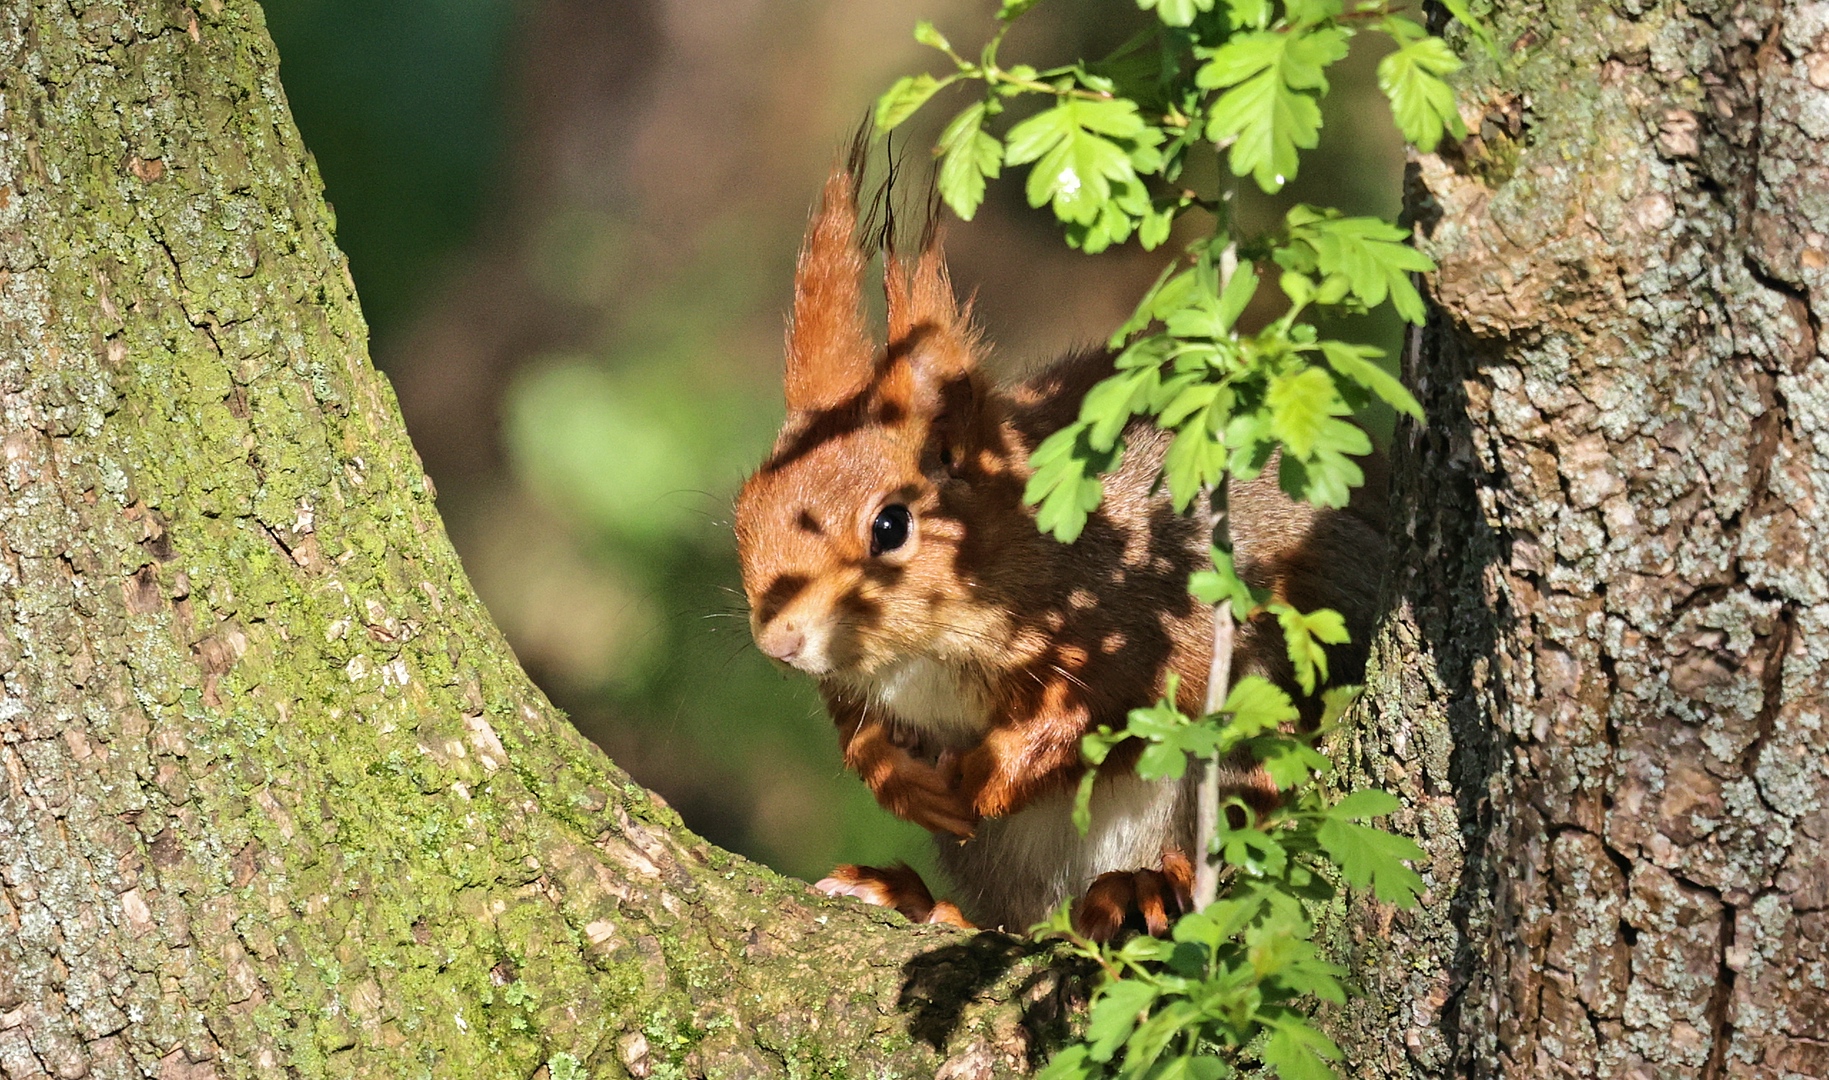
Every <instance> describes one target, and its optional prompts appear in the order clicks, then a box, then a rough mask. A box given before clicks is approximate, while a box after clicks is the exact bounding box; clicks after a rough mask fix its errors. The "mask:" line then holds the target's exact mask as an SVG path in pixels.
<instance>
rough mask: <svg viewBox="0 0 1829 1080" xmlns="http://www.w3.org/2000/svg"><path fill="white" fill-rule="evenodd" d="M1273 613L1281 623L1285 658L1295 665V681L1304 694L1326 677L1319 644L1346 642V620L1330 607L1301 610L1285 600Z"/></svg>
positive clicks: (1322, 650)
mask: <svg viewBox="0 0 1829 1080" xmlns="http://www.w3.org/2000/svg"><path fill="white" fill-rule="evenodd" d="M1276 613H1277V622H1278V623H1280V624H1282V627H1283V643H1284V645H1285V646H1287V648H1288V652H1289V662H1290V663H1291V664H1294V665H1295V669H1296V682H1297V683H1299V684H1300V685H1301V687H1302V692H1303V693H1304V694H1312V693H1314V692H1315V684H1316V683H1317V682H1325V681H1327V650H1326V649H1324V648H1322V646H1323V645H1344V644H1346V642H1347V632H1346V620H1345V619H1344V618H1342V617H1341V615H1340V613H1339V612H1337V611H1334V610H1332V609H1330V608H1321V609H1319V610H1317V611H1311V612H1308V613H1307V614H1304V613H1302V612H1300V611H1297V610H1296V609H1295V608H1293V607H1290V606H1288V605H1287V604H1278V605H1276Z"/></svg>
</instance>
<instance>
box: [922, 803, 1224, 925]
mask: <svg viewBox="0 0 1829 1080" xmlns="http://www.w3.org/2000/svg"><path fill="white" fill-rule="evenodd" d="M1196 772H1197V771H1196V770H1189V774H1190V776H1192V775H1196ZM1193 806H1194V797H1193V792H1192V790H1191V787H1190V785H1189V783H1188V782H1187V781H1174V780H1164V781H1147V780H1141V779H1139V778H1138V777H1137V775H1136V774H1135V773H1128V772H1127V773H1124V774H1122V775H1119V776H1112V777H1108V778H1105V779H1101V780H1100V781H1099V783H1098V785H1097V786H1096V787H1094V788H1093V795H1092V828H1091V829H1090V830H1089V831H1088V832H1087V834H1086V835H1085V836H1081V835H1080V833H1079V830H1078V829H1076V828H1074V827H1073V820H1072V815H1073V792H1072V791H1071V790H1067V791H1061V792H1056V793H1054V794H1052V795H1048V796H1045V797H1043V798H1040V799H1037V800H1035V801H1034V802H1032V803H1030V804H1029V805H1028V806H1026V807H1024V808H1023V809H1022V810H1020V811H1018V812H1017V813H1014V814H1011V815H1010V816H1009V817H1006V818H991V819H987V820H985V821H983V822H981V823H980V824H979V827H978V835H977V836H976V837H974V838H973V839H972V840H970V841H968V842H966V843H964V844H960V843H958V842H956V841H954V840H952V839H951V838H949V837H939V838H938V843H939V847H940V862H941V864H942V865H944V866H945V867H946V870H947V873H948V874H950V875H951V876H952V878H953V881H954V882H955V884H956V885H957V898H958V900H959V901H960V904H961V906H962V907H963V908H964V909H965V912H966V914H967V915H968V916H970V917H971V918H972V919H973V920H974V921H977V922H978V923H979V924H980V925H988V926H999V925H1001V926H1002V927H1004V928H1005V929H1006V930H1010V931H1013V932H1016V933H1021V932H1022V931H1024V930H1027V929H1028V928H1029V926H1030V924H1032V923H1035V922H1039V921H1040V920H1041V919H1043V918H1045V917H1047V915H1048V914H1049V913H1050V912H1051V911H1053V909H1054V908H1055V906H1056V905H1058V904H1059V903H1060V902H1061V901H1062V900H1063V899H1065V898H1066V897H1069V896H1079V895H1081V894H1082V893H1084V892H1085V891H1086V886H1088V885H1090V884H1092V880H1093V879H1094V878H1096V877H1098V876H1099V875H1100V874H1103V873H1107V872H1109V871H1112V870H1141V869H1145V868H1155V867H1158V866H1160V864H1161V861H1162V850H1163V848H1165V847H1175V848H1179V849H1180V850H1181V851H1183V852H1184V853H1185V852H1188V851H1191V850H1192V849H1193V843H1194V837H1193V813H1192V810H1193Z"/></svg>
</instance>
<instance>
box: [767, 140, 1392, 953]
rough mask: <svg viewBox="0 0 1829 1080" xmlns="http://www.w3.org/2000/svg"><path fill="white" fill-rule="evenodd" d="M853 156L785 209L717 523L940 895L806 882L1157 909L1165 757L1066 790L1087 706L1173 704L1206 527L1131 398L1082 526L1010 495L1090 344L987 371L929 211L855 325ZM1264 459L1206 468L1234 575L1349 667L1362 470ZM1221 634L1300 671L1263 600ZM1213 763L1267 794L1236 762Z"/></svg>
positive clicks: (1184, 690)
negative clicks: (1084, 822)
mask: <svg viewBox="0 0 1829 1080" xmlns="http://www.w3.org/2000/svg"><path fill="white" fill-rule="evenodd" d="M858 170H859V165H858V162H857V156H856V155H855V154H854V155H853V161H852V164H851V165H849V166H845V167H840V168H838V169H835V170H834V171H833V173H832V175H831V176H830V178H829V179H828V180H827V182H826V184H825V189H824V194H823V198H822V200H821V204H820V206H819V208H818V210H817V211H816V212H815V214H814V216H813V219H812V221H811V223H810V225H809V226H808V229H807V233H806V238H805V241H804V243H803V246H802V249H801V253H800V259H799V263H798V266H797V269H796V273H795V281H794V309H793V316H792V322H791V325H790V329H789V331H788V339H787V364H786V377H785V384H786V397H787V420H786V423H785V425H784V426H783V428H782V431H781V434H780V436H779V438H778V439H777V441H776V443H775V446H774V449H773V452H772V453H771V454H770V456H769V458H768V460H767V461H765V462H764V463H763V464H762V466H761V468H760V469H758V470H757V472H756V473H755V474H754V475H753V476H751V477H750V478H749V479H748V481H747V482H746V483H745V484H744V485H743V489H742V492H741V494H740V495H739V497H738V500H737V512H736V535H737V548H738V554H739V558H740V561H741V565H742V573H743V584H744V590H745V592H746V594H747V596H748V600H749V605H750V627H751V631H752V633H753V634H754V636H755V640H756V644H757V646H758V647H759V648H760V649H761V650H762V651H763V652H764V653H766V654H767V655H768V656H770V657H771V658H773V659H774V660H776V661H777V662H779V663H781V664H785V665H788V666H791V667H793V668H796V669H798V670H800V671H803V672H806V673H807V674H810V675H812V676H813V677H814V678H816V679H817V680H818V682H819V690H820V694H821V696H822V697H823V698H824V699H825V704H826V708H827V710H828V711H829V712H830V714H831V716H832V719H833V721H834V722H835V723H836V724H837V727H838V735H839V740H840V742H841V744H842V746H843V749H844V760H845V764H846V765H847V766H848V767H849V768H850V769H852V770H854V771H855V772H857V773H858V775H859V776H861V777H862V778H863V780H864V782H865V783H867V784H868V785H869V786H870V788H871V790H872V791H873V792H875V794H876V797H877V800H878V801H879V802H880V803H881V804H882V805H883V806H884V807H885V808H886V809H888V810H889V811H890V812H891V813H893V814H895V815H896V816H898V817H900V818H903V819H905V820H908V821H912V822H915V823H916V824H919V825H922V826H924V827H926V828H927V829H929V830H930V831H932V832H933V833H935V834H936V837H937V839H938V840H939V852H940V860H941V863H942V865H943V866H944V867H945V869H946V871H947V873H948V874H949V876H951V877H952V878H953V880H954V882H955V883H956V885H957V888H958V901H957V903H956V904H954V903H947V902H940V903H936V902H935V901H934V900H933V898H932V896H931V894H930V893H929V892H928V890H927V888H926V886H925V884H923V883H922V881H921V879H920V877H919V876H918V875H917V874H915V872H914V871H912V870H910V869H908V868H907V867H905V866H904V867H894V868H872V867H858V866H840V867H838V868H837V869H835V870H834V871H833V873H832V875H831V876H830V877H828V878H826V879H825V880H824V881H821V882H819V883H818V887H819V888H820V889H821V890H822V891H825V892H828V893H833V894H846V895H852V896H857V897H860V898H862V899H865V900H867V901H869V902H872V903H877V904H882V905H885V906H890V907H895V908H897V909H898V910H900V911H901V912H902V913H903V914H904V915H907V916H908V917H909V918H910V919H913V920H915V921H932V922H948V923H953V924H955V925H960V926H972V925H978V926H1000V927H1004V928H1008V929H1011V930H1016V931H1021V930H1024V929H1026V928H1027V927H1028V926H1029V925H1030V924H1031V923H1033V922H1036V921H1038V920H1041V919H1043V918H1045V917H1046V916H1047V915H1048V913H1049V912H1050V911H1051V910H1053V909H1054V908H1055V907H1056V906H1058V905H1059V903H1060V902H1061V901H1062V900H1063V899H1066V898H1068V897H1078V898H1079V901H1078V904H1077V905H1076V908H1075V911H1074V919H1075V923H1076V925H1077V926H1078V927H1079V928H1080V929H1081V930H1082V931H1083V932H1086V933H1089V934H1091V935H1092V936H1094V937H1098V938H1101V939H1103V938H1109V937H1110V936H1112V935H1113V934H1114V933H1116V932H1117V931H1118V929H1119V928H1120V926H1122V925H1124V923H1125V920H1126V919H1127V918H1134V919H1135V920H1140V921H1141V923H1142V925H1143V928H1144V929H1147V930H1149V931H1150V932H1152V933H1161V932H1162V931H1163V930H1164V929H1165V928H1166V926H1167V922H1168V918H1169V917H1170V916H1171V915H1173V914H1174V913H1176V912H1177V911H1181V910H1185V909H1186V908H1187V907H1188V906H1189V893H1190V889H1191V884H1192V877H1193V874H1192V868H1191V864H1190V862H1189V858H1188V856H1189V854H1190V853H1191V852H1192V850H1193V845H1194V837H1195V821H1194V806H1195V798H1194V790H1193V786H1192V783H1191V782H1147V781H1144V780H1142V779H1140V778H1139V777H1138V776H1137V775H1136V774H1135V772H1134V770H1133V768H1132V766H1133V763H1134V760H1135V754H1134V752H1133V753H1131V754H1128V755H1126V754H1123V753H1118V754H1114V755H1113V756H1112V757H1111V758H1110V759H1109V760H1108V761H1107V763H1106V764H1105V765H1104V766H1103V767H1102V768H1101V772H1100V777H1099V780H1098V782H1097V783H1096V784H1095V786H1094V794H1093V800H1092V827H1091V831H1090V832H1089V833H1088V834H1087V835H1085V836H1081V835H1080V834H1079V833H1078V831H1077V830H1076V829H1075V828H1074V826H1073V824H1072V823H1071V821H1070V811H1071V807H1072V801H1073V793H1074V788H1075V786H1076V783H1077V781H1078V779H1079V776H1080V775H1081V773H1082V771H1083V770H1084V768H1085V766H1084V764H1083V763H1082V761H1081V757H1080V740H1081V737H1082V736H1084V735H1085V734H1086V733H1087V732H1089V731H1092V730H1094V729H1096V728H1097V727H1098V726H1099V725H1100V724H1109V725H1112V726H1113V727H1122V726H1123V724H1124V722H1125V716H1126V714H1127V713H1128V712H1129V711H1130V710H1131V709H1133V708H1137V707H1139V706H1143V705H1147V704H1150V703H1151V702H1153V701H1155V700H1157V699H1158V698H1160V696H1161V695H1163V694H1164V693H1165V691H1166V688H1167V684H1168V678H1169V675H1170V674H1171V673H1175V674H1178V675H1179V676H1180V679H1179V691H1178V704H1179V705H1180V707H1181V708H1182V709H1183V710H1184V711H1187V712H1190V713H1198V712H1199V711H1200V709H1201V705H1202V701H1203V698H1204V695H1205V690H1206V687H1205V683H1206V678H1207V670H1208V666H1209V661H1210V651H1211V648H1212V619H1211V612H1210V610H1209V609H1207V608H1206V607H1205V606H1204V605H1201V604H1199V603H1197V602H1196V601H1195V600H1194V599H1193V598H1192V597H1191V596H1190V595H1189V594H1188V576H1189V574H1190V573H1191V572H1192V571H1194V570H1196V569H1200V568H1202V567H1204V566H1206V565H1207V549H1208V540H1209V538H1208V536H1207V534H1206V531H1205V526H1204V525H1203V524H1202V523H1201V522H1200V521H1199V520H1197V519H1195V518H1193V517H1189V516H1185V515H1180V514H1177V513H1176V512H1175V511H1174V508H1173V507H1172V505H1171V504H1170V502H1169V498H1168V495H1167V493H1166V492H1164V491H1162V490H1160V489H1159V485H1157V484H1156V482H1155V480H1156V475H1157V472H1158V470H1159V468H1160V465H1161V461H1162V457H1163V454H1164V453H1165V452H1166V450H1167V447H1168V441H1169V436H1168V435H1167V434H1166V433H1164V432H1162V431H1160V430H1158V429H1157V428H1156V427H1155V426H1154V425H1153V424H1151V423H1150V422H1148V421H1147V420H1137V421H1133V422H1132V424H1131V425H1130V426H1129V427H1128V428H1127V429H1126V430H1125V443H1126V447H1127V449H1126V451H1125V454H1124V457H1123V461H1122V465H1121V467H1120V468H1119V469H1118V470H1117V471H1116V472H1115V473H1114V474H1112V475H1110V476H1108V477H1107V478H1106V480H1105V498H1104V502H1103V503H1101V504H1100V506H1099V508H1098V510H1097V511H1096V512H1095V513H1094V514H1093V515H1092V518H1091V520H1090V521H1089V522H1088V523H1087V525H1086V527H1085V530H1084V532H1083V533H1082V534H1081V536H1080V537H1079V538H1078V539H1077V540H1076V541H1075V542H1074V543H1072V544H1062V543H1059V542H1058V541H1056V540H1054V539H1053V538H1052V537H1049V536H1046V535H1043V534H1042V533H1041V532H1040V531H1038V530H1037V528H1036V525H1035V517H1034V512H1033V511H1032V509H1031V508H1029V507H1028V506H1025V505H1024V503H1023V499H1022V495H1023V488H1024V485H1025V484H1026V483H1027V481H1028V478H1029V474H1030V469H1029V466H1028V458H1029V454H1030V452H1031V451H1032V450H1033V449H1034V448H1035V446H1036V444H1038V443H1039V442H1040V441H1041V440H1042V439H1043V438H1045V437H1047V436H1048V435H1049V434H1051V433H1052V432H1054V431H1056V430H1058V429H1059V428H1061V427H1063V426H1065V425H1066V424H1068V423H1071V422H1072V421H1073V420H1074V419H1075V418H1076V417H1077V415H1078V412H1079V408H1080V401H1081V398H1082V397H1084V395H1085V394H1086V392H1087V390H1088V389H1089V388H1091V387H1092V385H1093V384H1094V383H1096V382H1098V381H1099V380H1100V379H1101V378H1103V377H1104V376H1106V375H1108V374H1109V373H1110V372H1111V370H1112V367H1111V364H1112V357H1111V355H1110V354H1109V353H1107V352H1104V351H1098V350H1092V351H1084V352H1078V353H1074V354H1072V355H1070V356H1067V357H1065V358H1063V359H1061V360H1059V361H1057V362H1055V363H1054V364H1053V365H1051V366H1049V367H1048V368H1046V369H1045V370H1043V371H1041V372H1040V373H1039V374H1037V375H1034V376H1032V377H1030V378H1028V379H1026V380H1024V381H1022V382H1020V383H1018V384H1016V385H1013V386H1008V387H998V386H995V385H993V384H992V382H991V381H990V380H989V379H987V377H986V376H985V375H984V374H983V373H982V372H981V370H980V368H979V364H978V358H979V356H980V355H981V353H982V352H983V347H982V343H981V341H980V337H979V334H978V332H977V330H976V329H975V328H974V326H973V323H972V320H971V313H970V310H969V304H968V305H967V306H965V307H963V308H962V307H961V305H959V304H958V303H957V301H956V300H955V298H954V295H953V290H952V286H951V283H950V281H949V279H948V275H947V270H946V265H945V262H944V260H943V258H942V256H941V252H940V245H939V243H938V241H937V239H936V238H935V233H934V230H933V229H931V228H930V229H929V230H928V238H927V239H926V240H925V241H924V242H923V244H922V245H921V250H920V251H919V252H918V253H917V254H916V255H915V256H914V257H913V258H912V259H904V258H900V257H897V255H896V254H895V253H894V252H893V251H890V252H886V253H885V255H884V264H885V267H884V279H885V280H884V288H885V292H886V294H887V299H888V328H887V329H888V340H887V344H886V346H884V347H878V346H877V345H876V344H874V342H873V341H872V336H871V334H870V332H869V330H868V328H867V327H866V324H865V321H864V314H863V277H864V272H865V267H866V262H867V258H866V253H865V251H864V250H863V248H862V247H861V246H860V243H859V239H858V235H857V233H858V176H857V173H858ZM1376 467H1377V463H1376V462H1373V463H1369V467H1368V469H1367V471H1368V474H1370V473H1372V472H1373V471H1375V469H1376ZM1274 473H1275V469H1274V468H1271V469H1268V470H1266V471H1265V473H1264V474H1263V475H1262V476H1260V477H1259V478H1257V479H1255V480H1251V481H1247V482H1242V483H1241V482H1233V483H1232V484H1231V486H1230V489H1229V499H1230V521H1231V529H1232V541H1233V546H1234V552H1235V556H1236V558H1237V562H1238V565H1239V567H1240V571H1241V574H1242V575H1243V576H1244V577H1245V579H1246V580H1247V581H1250V582H1251V583H1252V584H1254V585H1257V586H1259V587H1264V588H1268V589H1270V590H1271V592H1272V593H1273V594H1275V595H1276V596H1277V597H1278V598H1280V599H1282V600H1285V601H1287V602H1289V603H1292V604H1294V605H1295V606H1296V607H1298V608H1301V609H1303V610H1312V609H1314V608H1320V607H1331V608H1334V609H1336V610H1338V611H1340V612H1341V613H1342V614H1343V615H1345V616H1346V619H1347V623H1348V627H1349V629H1350V631H1351V633H1352V637H1353V642H1354V645H1353V646H1350V647H1347V648H1343V649H1340V650H1336V654H1335V656H1334V657H1333V659H1332V662H1331V670H1332V674H1333V677H1334V681H1335V682H1345V681H1353V680H1356V679H1357V678H1358V677H1359V673H1360V671H1361V669H1362V667H1363V643H1364V642H1365V640H1366V638H1367V636H1368V635H1369V630H1370V624H1371V619H1372V616H1373V607H1374V604H1375V601H1376V593H1377V589H1378V586H1379V575H1380V573H1381V570H1382V560H1383V551H1384V540H1383V529H1382V521H1381V520H1380V519H1379V516H1378V515H1377V514H1376V513H1375V512H1374V511H1373V510H1372V509H1371V506H1372V505H1374V504H1375V503H1376V501H1377V497H1378V494H1379V493H1377V492H1372V493H1369V494H1370V497H1367V498H1364V499H1363V500H1362V501H1363V502H1365V503H1366V505H1364V506H1355V507H1351V508H1349V509H1348V510H1344V511H1330V510H1318V509H1315V508H1314V507H1311V506H1308V505H1306V504H1302V503H1297V502H1294V501H1292V500H1290V499H1289V498H1288V497H1287V496H1285V495H1284V494H1283V493H1282V492H1281V491H1280V490H1279V489H1278V488H1277V485H1276V481H1275V477H1274ZM1236 643H1237V644H1236V651H1235V655H1234V663H1233V670H1234V671H1235V672H1237V673H1240V674H1243V673H1252V672H1255V673H1259V674H1263V675H1265V676H1267V677H1269V678H1271V679H1273V680H1275V681H1277V682H1279V683H1280V684H1281V685H1283V686H1284V687H1285V688H1288V689H1290V690H1291V693H1292V695H1295V696H1298V697H1299V691H1296V690H1295V689H1294V680H1293V678H1292V676H1291V672H1290V668H1289V662H1288V660H1287V657H1286V654H1285V650H1284V646H1283V640H1282V634H1281V630H1280V629H1279V627H1278V626H1277V625H1276V623H1275V622H1274V620H1267V619H1266V620H1254V621H1251V622H1248V623H1246V624H1245V625H1243V626H1241V627H1240V628H1239V630H1238V633H1237V635H1236ZM1312 704H1313V703H1312V702H1311V703H1310V705H1311V707H1312ZM1196 774H1197V770H1189V775H1190V777H1192V776H1194V775H1196ZM1226 780H1227V782H1228V783H1229V784H1231V785H1232V789H1233V790H1234V791H1251V790H1255V791H1256V792H1257V794H1258V796H1259V797H1260V798H1263V797H1268V798H1271V799H1274V797H1275V795H1274V787H1271V786H1269V785H1268V781H1267V780H1266V779H1264V778H1263V777H1262V774H1261V771H1259V770H1256V769H1255V767H1253V766H1251V765H1250V763H1248V762H1246V763H1233V764H1231V765H1230V766H1228V775H1227V777H1226Z"/></svg>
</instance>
